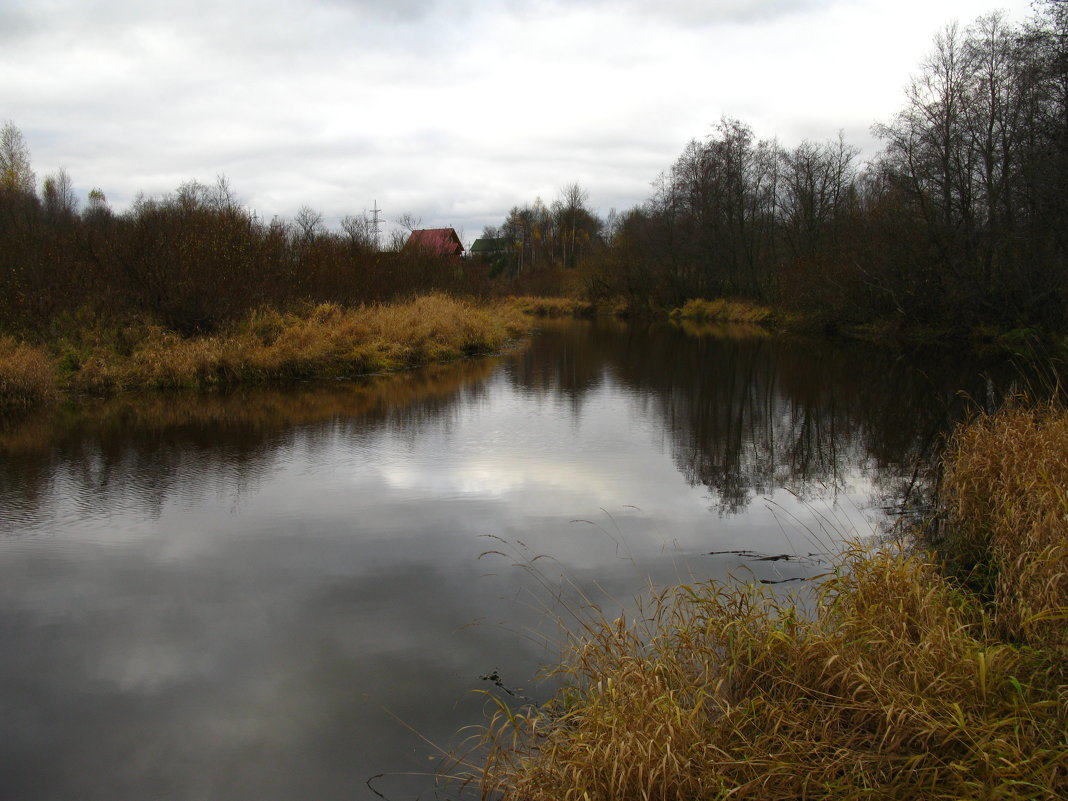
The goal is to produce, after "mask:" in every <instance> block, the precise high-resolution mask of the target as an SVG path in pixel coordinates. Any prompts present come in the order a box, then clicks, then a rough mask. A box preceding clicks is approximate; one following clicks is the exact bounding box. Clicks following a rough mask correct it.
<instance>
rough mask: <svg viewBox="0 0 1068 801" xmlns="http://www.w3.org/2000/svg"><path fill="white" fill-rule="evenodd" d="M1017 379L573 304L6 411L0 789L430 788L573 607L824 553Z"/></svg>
mask: <svg viewBox="0 0 1068 801" xmlns="http://www.w3.org/2000/svg"><path fill="white" fill-rule="evenodd" d="M995 373H996V371H995ZM1008 382H1009V379H1003V378H999V377H998V375H996V374H992V373H991V371H990V370H988V369H984V367H983V366H982V365H978V364H975V363H973V362H971V361H969V360H968V359H963V358H961V357H960V356H959V355H954V354H942V355H933V356H932V355H928V356H925V357H923V358H920V357H918V356H912V357H909V356H903V355H895V354H892V353H889V352H884V351H878V350H873V349H869V348H865V347H861V346H856V345H842V344H832V343H828V342H823V341H804V340H794V339H783V338H771V337H768V336H766V335H765V334H763V332H761V331H759V330H727V329H717V328H707V329H702V330H690V331H684V330H680V329H678V328H675V327H672V326H670V325H652V326H648V325H644V324H633V325H626V324H623V323H618V322H611V321H601V322H593V323H591V322H580V321H564V322H552V323H546V324H545V325H544V326H543V329H542V331H541V332H540V333H539V334H538V335H537V336H535V337H534V338H533V339H532V340H531V341H530V342H528V343H526V344H524V345H522V346H519V347H517V348H516V349H515V350H514V351H512V352H509V353H506V354H504V355H502V356H499V357H495V358H489V359H478V360H470V361H464V362H461V363H457V364H452V365H442V366H437V367H432V368H428V369H424V370H417V371H412V372H408V373H403V374H398V375H391V376H382V377H377V378H372V379H368V380H366V381H359V382H345V383H330V384H326V385H324V384H307V385H302V386H299V387H295V388H289V389H286V390H284V391H283V390H255V391H251V390H250V391H241V392H234V393H229V394H213V395H188V394H186V395H149V396H144V397H123V398H120V399H116V400H111V401H106V402H105V401H99V402H92V403H87V404H83V405H82V406H81V407H79V408H77V409H73V408H63V409H59V410H56V411H55V412H51V413H48V414H42V415H40V416H37V417H31V418H29V419H26V420H23V421H19V422H18V423H10V422H9V423H7V424H5V425H4V426H2V427H0V577H2V581H0V798H2V799H18V800H19V801H34V800H36V799H74V798H77V799H82V800H85V801H88V800H89V799H108V801H115V799H154V800H156V801H161V800H162V799H181V800H182V801H186V800H187V799H226V801H241V800H243V799H257V800H258V801H264V800H267V799H299V798H315V799H317V800H318V801H329V800H330V799H373V798H377V797H378V795H377V794H376V793H380V794H381V795H382V796H385V797H386V798H387V799H389V800H390V801H394V800H395V799H396V800H398V801H399V799H410V798H415V797H423V798H432V797H434V794H435V792H436V791H435V789H434V787H435V777H434V774H435V773H436V772H439V771H441V770H449V769H452V770H455V768H454V767H450V764H449V762H448V761H447V760H446V761H442V758H441V754H440V752H439V751H438V750H437V749H438V748H439V747H440V748H442V749H445V750H455V749H457V748H458V747H459V745H460V744H461V742H462V740H463V738H464V737H465V736H467V735H470V734H472V733H473V730H471V729H468V730H466V731H463V732H460V733H458V730H460V729H461V727H464V726H470V725H472V724H477V723H479V722H480V721H481V720H482V719H483V716H484V710H485V708H486V705H487V704H488V703H492V702H491V701H490V698H489V696H488V695H487V694H486V693H489V694H495V695H496V696H498V697H500V698H502V699H505V700H507V701H509V702H511V703H519V702H520V697H521V696H526V697H529V698H532V699H536V700H540V699H543V698H544V697H545V696H546V694H547V693H548V692H549V690H550V687H549V686H548V685H546V684H544V683H539V682H537V681H535V680H534V677H535V674H536V673H537V672H538V669H539V666H542V665H545V664H550V663H552V662H553V661H554V660H555V659H556V658H557V657H558V656H559V652H560V651H559V649H560V643H561V641H562V637H563V633H562V632H563V630H564V629H566V627H567V626H568V625H570V624H571V623H572V622H573V621H572V616H573V615H577V616H581V615H583V614H590V613H591V609H590V607H591V606H596V607H598V608H600V609H601V610H602V611H603V613H604V614H607V615H610V616H612V617H614V616H615V615H616V614H618V613H619V612H620V610H625V609H630V608H632V599H633V598H634V597H635V595H636V594H639V593H641V592H642V591H643V588H644V587H646V586H647V585H648V583H649V582H652V583H654V584H657V585H663V584H665V583H669V582H671V583H674V582H678V581H698V580H704V579H707V578H718V579H723V578H726V577H728V576H735V577H742V578H746V577H748V578H750V579H758V580H765V581H773V582H781V581H784V580H787V579H796V578H800V577H804V576H810V575H815V574H817V573H818V572H820V571H821V570H823V569H825V567H826V564H827V560H828V558H830V555H831V554H832V553H833V552H834V550H835V549H836V548H837V547H839V546H840V543H841V542H842V541H844V540H848V539H850V538H857V537H859V538H869V537H871V536H873V535H876V534H877V532H878V531H879V529H880V527H881V526H882V524H883V522H884V521H885V520H886V519H887V518H886V515H885V513H884V510H885V509H886V508H888V507H892V506H893V505H894V504H895V503H897V502H898V501H899V499H900V498H901V497H902V495H903V494H904V493H905V492H907V490H908V488H909V487H910V486H912V485H913V484H914V479H915V476H916V467H917V465H918V464H921V463H923V462H924V461H925V460H927V459H929V458H930V457H931V455H932V454H933V453H934V452H935V451H936V449H937V447H938V444H939V441H940V437H941V436H942V435H943V434H944V432H945V431H947V430H948V428H949V427H950V426H951V424H952V422H953V421H955V420H957V419H959V418H960V417H961V415H963V414H964V413H965V412H966V410H967V409H968V408H969V407H970V406H975V405H979V406H983V405H986V404H990V403H993V402H995V401H996V399H997V398H998V397H1000V395H1001V394H1002V393H1003V392H1004V391H1005V388H1006V387H1007V386H1008V385H1009V383H1008ZM747 552H752V553H747ZM780 554H790V555H793V556H797V557H798V558H792V559H783V560H777V561H757V556H759V555H773V556H776V555H780ZM784 586H786V585H784ZM509 691H510V692H513V693H515V695H514V696H513V695H510V694H509ZM454 791H455V788H453V790H449V792H454Z"/></svg>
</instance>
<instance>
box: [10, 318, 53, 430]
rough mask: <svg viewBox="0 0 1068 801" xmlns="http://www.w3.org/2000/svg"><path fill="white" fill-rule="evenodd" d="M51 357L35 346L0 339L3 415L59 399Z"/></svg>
mask: <svg viewBox="0 0 1068 801" xmlns="http://www.w3.org/2000/svg"><path fill="white" fill-rule="evenodd" d="M57 394H58V393H57V390H56V381H55V373H54V371H53V369H52V361H51V359H49V357H48V354H47V353H45V352H44V351H43V350H42V349H40V348H35V347H33V346H32V345H27V344H25V343H21V342H16V341H15V340H14V339H12V338H10V337H0V412H5V411H8V412H10V411H24V410H27V409H32V408H34V407H37V406H43V405H47V404H50V403H52V402H54V401H55V400H56V397H57Z"/></svg>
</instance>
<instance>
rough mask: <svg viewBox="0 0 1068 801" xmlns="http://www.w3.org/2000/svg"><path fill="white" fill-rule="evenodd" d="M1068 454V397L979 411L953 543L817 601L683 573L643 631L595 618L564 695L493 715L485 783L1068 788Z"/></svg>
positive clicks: (867, 789)
mask: <svg viewBox="0 0 1068 801" xmlns="http://www.w3.org/2000/svg"><path fill="white" fill-rule="evenodd" d="M1066 452H1068V412H1066V411H1065V410H1063V409H1049V408H1046V409H1040V410H1026V409H1022V408H1011V409H1008V410H1005V411H1003V412H1000V413H998V414H995V415H991V416H986V417H981V418H979V419H977V420H975V421H974V422H972V423H971V424H969V425H966V426H963V427H962V428H960V429H959V430H958V431H957V433H956V435H955V436H954V437H953V439H952V441H951V443H950V444H949V446H948V448H947V450H946V452H945V455H944V462H945V464H944V467H945V470H944V479H943V481H942V484H941V487H940V492H939V499H938V503H937V511H936V513H935V514H934V515H933V516H932V517H931V518H930V519H929V520H928V521H927V523H928V526H935V523H936V522H937V527H936V529H934V533H935V534H936V535H937V536H936V538H935V539H934V542H935V548H929V547H928V546H927V545H926V543H927V542H928V540H926V539H920V540H914V541H910V542H909V543H908V544H898V545H894V546H884V547H882V548H880V549H877V550H870V549H868V548H863V547H861V546H859V545H858V546H856V547H855V548H853V549H852V550H851V551H849V552H848V553H846V554H845V555H844V556H843V557H842V558H841V560H840V562H839V563H838V565H837V566H836V568H835V569H834V570H833V572H832V573H831V574H829V575H828V576H826V577H825V578H824V580H823V581H822V582H820V583H818V584H812V585H809V586H808V587H807V590H806V591H804V592H803V593H802V595H800V596H797V597H792V598H785V597H783V596H782V595H781V594H779V593H776V592H774V591H772V590H771V589H769V588H768V587H764V586H760V585H757V586H736V585H732V586H724V585H720V584H714V583H713V584H697V585H692V586H681V587H676V588H673V589H670V590H667V591H665V592H663V593H662V594H660V595H658V596H656V597H655V598H652V599H651V600H650V601H649V603H648V604H647V606H646V608H645V613H644V614H643V615H641V616H640V619H638V620H636V621H634V622H629V623H628V622H625V621H623V620H622V619H620V620H616V621H614V622H609V621H606V620H603V621H599V622H594V623H591V624H589V625H588V626H587V627H586V628H585V630H583V631H581V632H579V633H578V634H577V635H576V636H575V638H574V641H573V642H572V643H571V645H570V648H569V655H568V657H567V658H566V659H565V661H564V662H563V663H562V664H561V666H559V667H558V668H557V670H556V671H555V675H557V676H562V677H563V678H564V679H565V688H564V689H563V690H561V691H560V692H559V693H557V695H556V696H555V698H554V699H553V700H552V701H551V702H550V703H548V704H547V705H544V706H542V707H538V708H530V707H528V708H525V709H521V710H505V709H502V710H501V711H500V712H499V713H498V714H497V715H496V716H495V717H494V719H493V720H492V721H491V723H490V724H489V726H488V729H487V737H488V738H489V741H490V744H491V746H492V748H491V751H490V754H489V757H488V760H487V762H486V766H485V770H484V773H483V774H482V777H481V779H482V783H483V790H484V791H485V792H487V793H491V792H499V793H501V794H502V796H503V797H504V798H516V799H518V798H523V799H570V798H575V799H579V798H585V799H591V800H593V801H596V799H644V798H672V799H681V798H704V799H726V798H732V799H735V798H759V799H762V800H763V799H797V798H826V799H854V798H873V797H878V798H901V799H912V798H925V799H947V800H948V799H964V798H974V799H979V798H983V799H988V798H994V797H998V798H1006V799H1032V798H1034V799H1038V798H1043V799H1050V798H1061V797H1064V795H1065V794H1066V793H1068V661H1066V660H1068V517H1066V514H1068V464H1066V463H1065V462H1064V454H1065V453H1066ZM927 533H930V532H928V531H917V532H913V535H914V536H925V535H926V534H927ZM920 543H923V544H920ZM802 608H804V610H805V611H804V612H802V611H801V610H802Z"/></svg>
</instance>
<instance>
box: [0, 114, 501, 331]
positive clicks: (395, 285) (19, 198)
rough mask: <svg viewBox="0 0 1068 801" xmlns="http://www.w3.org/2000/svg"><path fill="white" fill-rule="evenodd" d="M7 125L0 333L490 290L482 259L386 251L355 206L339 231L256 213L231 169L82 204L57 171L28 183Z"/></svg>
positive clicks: (209, 327) (212, 321) (180, 321)
mask: <svg viewBox="0 0 1068 801" xmlns="http://www.w3.org/2000/svg"><path fill="white" fill-rule="evenodd" d="M4 134H5V137H6V146H5V147H3V148H0V153H4V154H6V155H4V156H0V333H2V332H3V331H5V330H6V331H8V332H15V333H19V334H23V335H26V334H29V335H33V334H38V335H46V334H49V333H51V334H55V333H56V331H55V330H54V329H55V328H57V327H63V326H64V325H65V324H66V323H68V322H71V321H72V318H74V317H78V318H84V317H89V318H94V317H100V318H103V319H106V320H108V321H111V322H112V323H114V322H116V321H121V320H122V319H123V318H124V317H140V318H147V319H150V320H152V321H154V322H158V323H161V324H163V325H166V326H167V327H169V328H172V329H174V330H177V331H180V332H185V333H194V332H198V333H206V332H211V331H213V330H215V329H217V328H218V327H219V326H220V325H221V324H223V323H225V322H227V321H230V320H233V319H237V318H240V317H243V316H245V315H246V314H248V313H249V312H250V311H252V310H254V309H260V308H264V307H270V308H275V309H285V308H291V307H293V306H294V305H295V304H299V303H319V302H338V303H345V304H349V303H358V302H374V301H387V300H393V299H397V298H400V297H407V296H409V295H411V294H412V293H413V292H414V291H416V290H419V291H426V292H431V291H435V290H439V291H448V292H452V293H455V294H461V295H468V294H481V293H483V292H484V291H485V284H486V276H485V271H483V270H480V269H479V266H478V265H472V266H470V267H469V268H465V269H459V267H458V266H457V265H455V264H451V263H446V262H444V261H443V260H441V259H436V258H433V257H431V256H427V255H426V254H423V253H417V252H380V251H379V250H378V248H377V247H376V246H375V243H374V240H373V237H372V236H371V235H370V232H369V229H368V226H367V225H366V224H365V221H364V220H362V218H359V217H348V218H345V219H344V220H343V221H342V227H341V230H340V231H331V230H328V229H327V228H326V227H325V226H324V225H323V223H322V218H321V216H320V215H318V214H317V213H315V212H313V211H311V210H310V209H308V208H304V209H301V211H300V212H299V213H298V214H297V216H296V217H295V219H293V220H292V221H287V220H280V219H274V220H270V221H267V220H262V219H260V218H259V217H258V216H257V215H256V213H255V212H253V211H251V210H249V209H248V208H246V207H244V206H242V205H241V204H240V203H238V202H237V200H236V199H235V197H234V194H233V191H232V190H231V188H230V186H229V184H228V183H227V181H226V180H225V179H220V180H219V181H218V183H217V184H215V185H214V186H208V185H205V184H202V183H198V182H196V181H192V182H189V183H186V184H184V185H182V186H181V187H179V188H178V189H177V191H175V192H174V193H172V194H170V195H167V196H165V197H162V198H144V197H142V198H139V199H138V200H137V201H136V202H135V203H134V204H133V206H132V208H131V209H130V210H129V211H127V212H125V213H122V214H117V213H115V212H113V211H112V210H111V209H110V207H109V206H108V204H107V201H106V198H105V197H104V195H103V193H101V192H100V191H99V190H93V192H91V193H90V195H89V202H88V204H87V205H86V207H85V208H84V209H82V210H80V211H79V209H78V204H77V201H76V199H75V197H74V194H73V192H72V191H71V188H70V179H69V177H68V176H67V175H66V174H65V173H64V172H62V171H61V172H60V173H58V174H57V175H55V176H50V177H48V178H46V179H45V181H44V182H43V184H42V189H41V193H40V196H38V195H37V194H36V193H35V191H34V187H35V181H34V177H33V174H32V171H30V169H29V160H28V153H27V151H26V148H25V145H24V143H22V142H21V139H20V136H21V135H20V134H19V132H18V130H17V129H16V128H14V126H13V125H11V124H9V125H7V126H5V128H4ZM19 153H21V157H15V156H18V154H19ZM13 154H14V156H13ZM12 165H13V166H12ZM74 322H77V324H79V325H81V324H83V323H84V322H85V320H81V319H79V320H78V321H74Z"/></svg>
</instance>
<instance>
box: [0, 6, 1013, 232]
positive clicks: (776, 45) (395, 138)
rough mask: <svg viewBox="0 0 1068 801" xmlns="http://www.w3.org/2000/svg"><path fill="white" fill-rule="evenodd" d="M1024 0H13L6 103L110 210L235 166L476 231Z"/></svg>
mask: <svg viewBox="0 0 1068 801" xmlns="http://www.w3.org/2000/svg"><path fill="white" fill-rule="evenodd" d="M999 8H1000V9H1002V10H1004V11H1005V12H1006V14H1007V16H1008V18H1009V19H1010V20H1013V21H1019V20H1022V19H1024V18H1026V17H1027V16H1029V15H1030V3H1029V0H1000V2H999V0H992V2H991V4H990V5H986V4H985V3H983V2H982V0H980V2H979V3H976V2H975V0H892V1H891V0H749V1H747V0H704V1H703V2H702V1H701V0H651V1H649V2H646V0H570V1H569V2H563V1H560V2H558V1H557V0H378V1H377V2H374V1H372V0H284V1H283V0H183V2H171V1H170V0H155V2H151V3H149V2H143V0H32V1H31V0H0V53H2V56H0V121H5V120H10V121H12V122H14V123H15V125H17V126H18V127H19V128H20V129H21V130H22V132H23V134H24V136H25V138H26V141H27V144H28V145H29V148H30V151H31V155H32V159H33V167H34V170H35V171H36V172H37V175H38V178H39V179H40V178H43V177H44V176H45V175H47V174H49V173H51V172H53V171H55V170H56V169H58V168H59V167H65V168H66V169H67V171H68V172H69V173H70V175H71V177H72V179H73V182H74V186H75V188H76V190H77V191H78V192H79V194H80V195H82V196H83V197H84V195H85V193H86V192H87V191H88V190H89V189H90V188H92V187H99V188H101V189H102V190H103V191H104V193H105V194H106V195H107V197H108V200H109V201H110V202H111V204H112V206H113V207H114V208H116V209H117V210H122V209H124V208H126V207H127V206H128V204H129V202H130V201H131V199H132V198H133V197H134V196H135V195H136V193H137V192H138V191H143V192H144V193H145V194H147V195H160V194H164V193H166V192H169V191H172V190H174V189H175V188H176V187H177V186H178V185H179V184H181V183H183V182H185V181H187V180H190V179H198V180H201V181H203V182H213V181H214V180H215V178H216V176H218V175H220V174H222V175H226V176H227V177H228V178H229V179H230V182H231V184H232V185H233V187H234V189H235V190H236V192H237V194H238V196H239V198H240V199H241V200H242V202H244V203H245V204H246V205H248V206H249V207H251V208H253V209H255V210H256V211H257V212H258V213H259V214H260V215H261V216H264V217H267V218H270V217H272V216H274V215H280V216H285V217H291V216H293V215H294V214H295V213H296V212H297V210H298V209H299V208H300V207H301V206H304V205H307V206H310V207H312V208H314V209H316V210H319V211H321V212H322V213H323V215H324V218H325V219H326V220H327V222H328V223H329V224H331V225H333V224H336V220H337V218H339V217H340V216H342V215H344V214H350V213H355V214H359V213H361V212H363V211H364V210H365V209H370V208H371V206H372V205H373V204H374V203H375V201H377V203H378V206H379V207H380V208H381V209H382V210H383V212H382V216H383V218H384V219H385V220H386V221H387V222H392V221H395V220H396V219H397V218H398V217H400V215H401V214H404V213H410V214H412V215H414V216H416V217H418V218H421V220H422V227H439V226H449V225H451V226H454V227H456V228H457V229H458V230H462V232H463V238H464V240H465V242H466V243H470V241H471V240H472V239H474V238H475V237H476V236H478V234H479V232H480V231H481V229H482V227H483V226H484V225H486V224H497V223H499V222H501V221H502V220H503V218H504V216H505V215H506V214H507V212H508V210H509V209H510V208H511V207H512V206H515V205H522V204H524V203H529V202H532V201H533V200H534V199H535V198H536V197H541V198H542V199H543V200H545V201H546V202H547V203H548V202H551V201H552V200H553V199H554V198H555V197H556V196H557V194H558V193H559V190H560V189H561V187H563V186H564V185H565V184H567V183H570V182H575V181H577V182H579V183H580V184H581V185H582V186H583V187H584V188H585V189H586V190H587V191H588V192H589V195H590V205H591V207H593V208H594V209H595V210H598V211H599V212H601V213H602V214H603V213H606V212H607V211H608V209H609V208H612V207H614V208H617V209H620V210H623V209H626V208H629V207H631V206H634V205H635V204H638V203H640V202H642V201H643V200H645V199H646V198H647V197H648V196H649V195H650V192H651V189H650V184H651V182H652V181H653V180H655V178H656V176H657V175H658V174H659V173H660V172H662V171H663V170H665V169H667V168H668V167H669V166H670V165H671V163H672V161H673V160H674V159H675V158H676V157H677V156H678V154H679V153H680V151H681V150H682V148H683V146H684V145H685V144H686V142H687V141H689V140H690V139H693V138H701V137H704V136H705V135H707V134H708V133H709V131H710V130H711V127H712V125H713V124H714V123H715V122H716V121H717V120H719V119H720V118H721V117H722V116H730V117H737V118H739V119H741V120H743V121H745V122H747V123H749V124H750V125H751V126H752V127H753V128H754V130H755V131H756V133H757V135H758V136H761V137H773V136H774V137H778V139H779V141H780V142H782V143H783V144H785V145H794V144H797V143H798V142H799V141H801V140H802V139H804V138H810V139H825V138H831V137H834V136H836V135H837V132H838V131H839V130H842V131H844V133H845V135H846V138H847V139H848V140H849V141H850V142H852V143H853V144H856V145H858V146H860V147H861V148H863V150H864V154H865V155H867V156H870V155H871V154H872V153H874V152H875V149H876V148H877V142H875V140H873V139H872V137H871V135H870V133H869V128H870V126H871V125H872V123H874V122H880V121H886V120H888V119H889V118H890V117H891V116H892V115H893V113H894V112H895V111H896V110H897V109H898V108H899V107H900V105H901V101H902V90H903V88H904V86H905V84H906V83H907V81H908V78H909V76H910V74H912V73H914V72H915V71H916V69H917V65H918V64H919V62H920V60H921V59H922V57H923V56H924V54H925V53H927V52H928V51H929V50H930V44H931V40H932V38H933V36H934V35H935V33H936V32H937V31H938V30H939V29H940V28H942V27H943V26H944V25H945V24H946V23H948V22H951V21H953V20H958V21H960V22H961V23H962V24H967V23H970V22H971V21H973V20H974V18H975V17H976V16H977V15H979V14H982V13H986V12H989V11H993V10H995V9H999Z"/></svg>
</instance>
